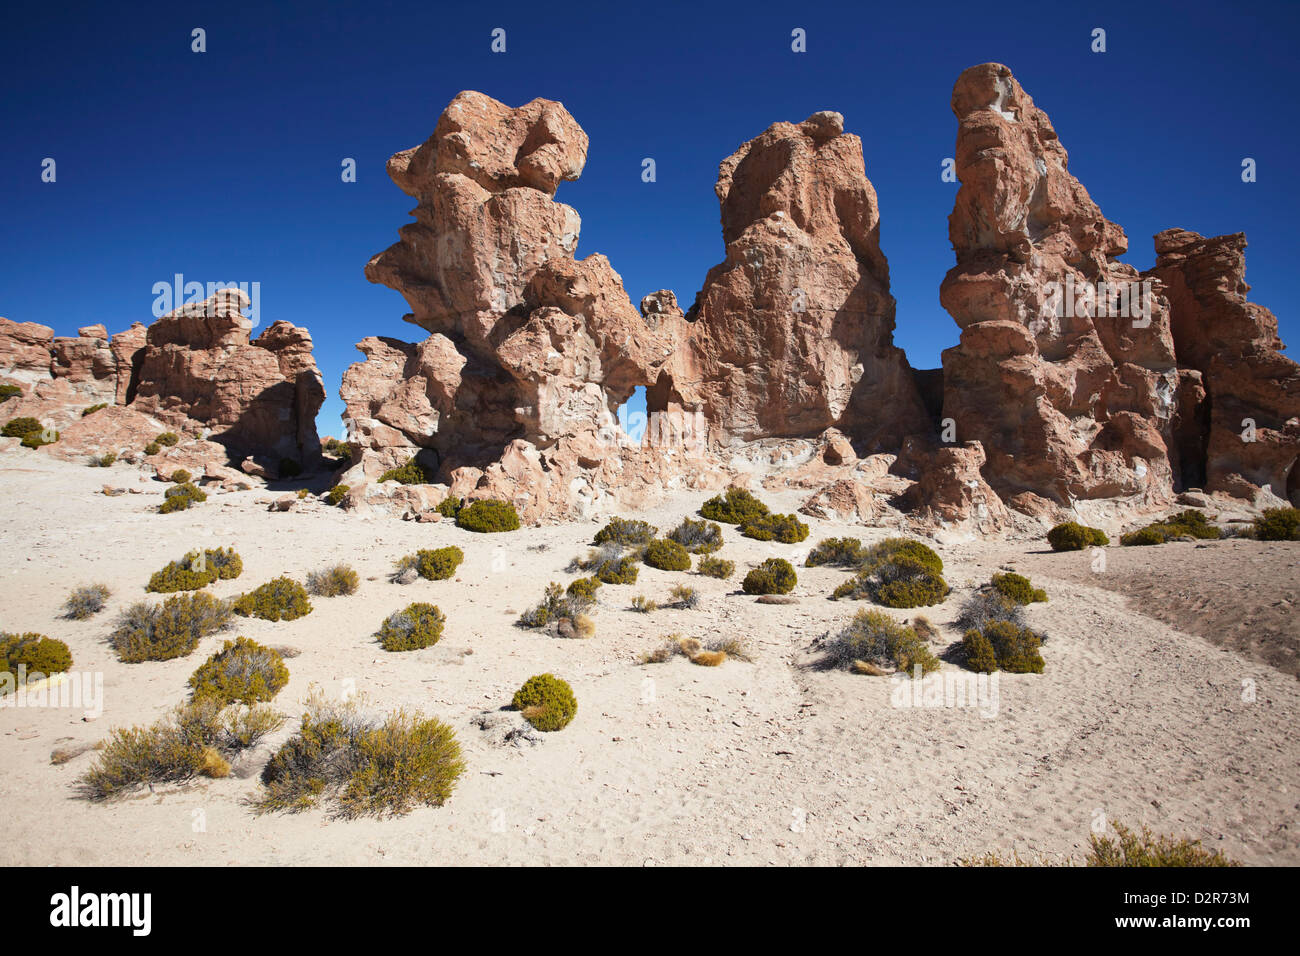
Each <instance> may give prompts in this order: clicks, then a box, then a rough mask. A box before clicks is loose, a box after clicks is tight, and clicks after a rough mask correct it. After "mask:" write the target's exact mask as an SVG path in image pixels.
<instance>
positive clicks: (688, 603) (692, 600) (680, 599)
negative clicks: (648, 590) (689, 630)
mask: <svg viewBox="0 0 1300 956" xmlns="http://www.w3.org/2000/svg"><path fill="white" fill-rule="evenodd" d="M668 596H669V597H671V598H672V599H673V604H675V605H676V606H677V607H680V608H684V609H685V610H688V611H693V610H695V608H697V607H699V606H700V592H699V591H697V590H695V588H693V587H688V586H687V585H685V584H677V585H674V586H673V589H672V590H671V591H669V592H668Z"/></svg>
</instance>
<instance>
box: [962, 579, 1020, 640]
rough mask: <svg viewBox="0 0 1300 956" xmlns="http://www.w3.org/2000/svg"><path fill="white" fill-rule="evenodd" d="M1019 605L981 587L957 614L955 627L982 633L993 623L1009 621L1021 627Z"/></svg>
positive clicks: (1002, 595) (1000, 593) (992, 590)
mask: <svg viewBox="0 0 1300 956" xmlns="http://www.w3.org/2000/svg"><path fill="white" fill-rule="evenodd" d="M1020 607H1021V605H1020V604H1019V603H1018V602H1017V601H1014V600H1013V599H1011V598H1009V597H1007V596H1006V595H1005V594H1003V593H1002V592H1001V591H997V590H994V589H993V588H991V587H983V588H980V589H979V590H978V591H976V592H975V593H974V594H972V595H971V596H970V597H968V598H967V599H966V600H965V601H964V602H963V603H962V606H961V610H960V611H958V613H957V620H956V622H955V623H956V625H957V626H958V627H960V628H961V629H962V630H967V631H968V630H971V629H972V628H973V629H974V630H977V631H982V630H983V629H984V627H985V626H986V625H988V624H991V623H992V622H994V621H1010V622H1011V623H1012V624H1016V625H1021V626H1023V625H1024V623H1025V618H1024V614H1023V613H1022V612H1021V610H1020Z"/></svg>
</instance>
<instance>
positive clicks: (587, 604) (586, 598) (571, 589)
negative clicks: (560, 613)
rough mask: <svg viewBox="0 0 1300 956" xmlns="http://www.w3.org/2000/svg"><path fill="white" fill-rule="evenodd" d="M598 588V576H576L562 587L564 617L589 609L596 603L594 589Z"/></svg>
mask: <svg viewBox="0 0 1300 956" xmlns="http://www.w3.org/2000/svg"><path fill="white" fill-rule="evenodd" d="M599 588H600V580H599V579H598V578H576V579H574V580H573V581H570V582H569V586H568V587H567V588H565V589H564V597H565V610H566V611H567V612H568V613H567V614H565V615H564V616H565V617H574V616H576V615H578V614H581V613H582V612H583V611H587V610H590V609H591V608H592V607H594V606H595V604H596V591H597V590H598V589H599Z"/></svg>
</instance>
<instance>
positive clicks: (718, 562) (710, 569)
mask: <svg viewBox="0 0 1300 956" xmlns="http://www.w3.org/2000/svg"><path fill="white" fill-rule="evenodd" d="M695 570H696V571H698V572H699V573H700V574H703V575H704V576H705V577H709V578H722V579H726V578H729V577H731V576H732V575H733V574H735V573H736V562H735V561H727V560H726V559H724V558H713V557H703V558H700V560H699V561H697V562H696V563H695Z"/></svg>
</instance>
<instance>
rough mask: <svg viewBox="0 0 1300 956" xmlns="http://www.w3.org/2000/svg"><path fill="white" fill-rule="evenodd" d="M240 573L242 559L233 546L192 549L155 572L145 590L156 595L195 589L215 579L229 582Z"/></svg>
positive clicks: (242, 565)
mask: <svg viewBox="0 0 1300 956" xmlns="http://www.w3.org/2000/svg"><path fill="white" fill-rule="evenodd" d="M243 572H244V562H243V559H242V558H240V556H239V555H238V554H236V553H235V550H234V549H233V548H213V549H209V550H206V551H191V552H189V553H188V554H186V555H185V556H184V557H183V558H181V559H180V560H179V561H172V562H171V563H170V564H168V565H167V566H166V567H164V568H163V569H162V570H161V571H155V572H154V574H153V577H151V578H150V579H149V584H148V585H147V586H146V587H145V590H146V591H152V592H154V593H155V594H171V593H173V592H175V591H197V590H198V589H199V588H204V587H207V586H208V585H209V584H211V583H212V582H213V581H216V580H217V579H218V578H220V579H221V580H223V581H229V580H233V579H234V578H237V577H239V576H240V575H241V574H242V573H243Z"/></svg>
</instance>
